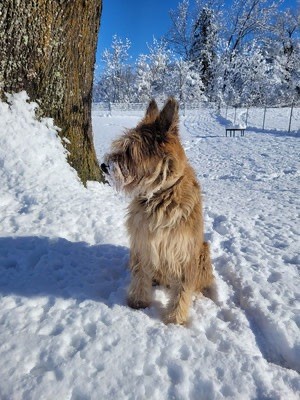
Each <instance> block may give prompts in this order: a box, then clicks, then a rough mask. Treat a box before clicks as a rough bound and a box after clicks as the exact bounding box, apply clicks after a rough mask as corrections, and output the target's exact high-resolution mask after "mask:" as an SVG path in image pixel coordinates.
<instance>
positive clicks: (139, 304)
mask: <svg viewBox="0 0 300 400" xmlns="http://www.w3.org/2000/svg"><path fill="white" fill-rule="evenodd" d="M127 304H128V306H129V307H130V308H133V309H135V310H139V309H140V308H147V307H149V306H150V302H148V301H143V300H137V299H134V298H132V297H128V298H127Z"/></svg>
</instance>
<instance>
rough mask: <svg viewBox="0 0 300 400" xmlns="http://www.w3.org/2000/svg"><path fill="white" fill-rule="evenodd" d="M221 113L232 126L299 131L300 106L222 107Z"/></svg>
mask: <svg viewBox="0 0 300 400" xmlns="http://www.w3.org/2000/svg"><path fill="white" fill-rule="evenodd" d="M220 115H221V116H222V117H223V118H225V119H226V120H227V121H229V124H231V125H232V126H238V127H239V126H240V127H243V128H255V129H260V130H263V131H265V130H272V131H274V130H275V131H276V130H279V131H286V132H299V131H300V107H299V106H297V107H296V106H294V105H291V106H285V107H249V108H238V107H221V109H220Z"/></svg>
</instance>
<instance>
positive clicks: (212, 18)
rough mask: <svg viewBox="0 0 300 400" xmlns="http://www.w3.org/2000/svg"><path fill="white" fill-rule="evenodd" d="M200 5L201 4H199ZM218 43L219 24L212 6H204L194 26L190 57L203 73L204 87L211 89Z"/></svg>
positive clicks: (197, 68)
mask: <svg viewBox="0 0 300 400" xmlns="http://www.w3.org/2000/svg"><path fill="white" fill-rule="evenodd" d="M198 6H200V4H199V5H198ZM217 45H218V24H217V21H216V13H215V11H214V10H213V9H212V8H209V7H207V6H202V5H201V8H200V9H199V14H198V16H197V17H196V18H195V21H194V24H193V28H192V43H191V49H190V56H189V59H190V60H191V61H192V62H193V64H194V67H195V69H196V70H198V71H199V72H200V74H201V78H202V82H203V85H204V87H205V88H206V89H207V92H208V91H209V89H211V83H212V81H213V73H214V70H215V63H216V50H217Z"/></svg>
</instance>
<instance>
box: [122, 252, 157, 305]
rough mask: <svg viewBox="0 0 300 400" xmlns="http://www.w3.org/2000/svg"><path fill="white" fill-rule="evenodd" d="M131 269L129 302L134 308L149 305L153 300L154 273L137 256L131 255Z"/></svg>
mask: <svg viewBox="0 0 300 400" xmlns="http://www.w3.org/2000/svg"><path fill="white" fill-rule="evenodd" d="M130 269H131V282H130V286H129V289H128V295H127V304H128V305H129V307H131V308H134V309H139V308H146V307H149V305H150V304H151V300H152V275H149V273H147V272H146V270H145V269H144V268H143V266H142V265H141V264H140V262H139V260H138V258H137V257H136V256H131V262H130Z"/></svg>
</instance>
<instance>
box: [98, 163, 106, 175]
mask: <svg viewBox="0 0 300 400" xmlns="http://www.w3.org/2000/svg"><path fill="white" fill-rule="evenodd" d="M100 167H101V169H102V171H103V172H104V173H105V174H108V165H106V164H104V163H102V164H101V165H100Z"/></svg>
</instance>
